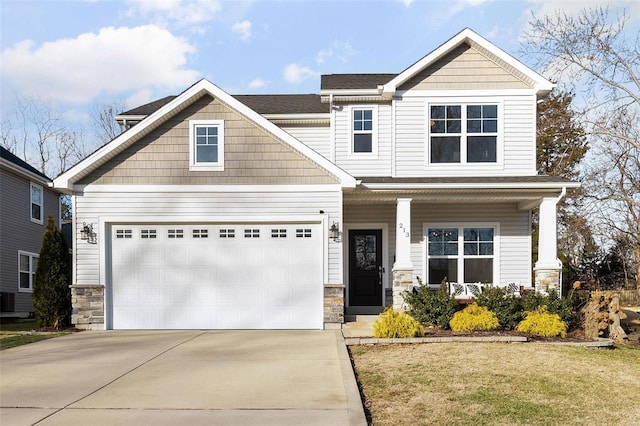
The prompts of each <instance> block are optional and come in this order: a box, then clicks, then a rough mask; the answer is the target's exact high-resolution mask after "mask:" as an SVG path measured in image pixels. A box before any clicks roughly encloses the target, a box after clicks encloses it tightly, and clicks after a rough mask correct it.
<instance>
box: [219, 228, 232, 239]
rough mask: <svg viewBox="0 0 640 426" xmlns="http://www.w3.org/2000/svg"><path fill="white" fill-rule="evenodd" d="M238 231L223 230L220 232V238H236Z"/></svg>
mask: <svg viewBox="0 0 640 426" xmlns="http://www.w3.org/2000/svg"><path fill="white" fill-rule="evenodd" d="M235 237H236V230H235V229H221V230H220V238H235Z"/></svg>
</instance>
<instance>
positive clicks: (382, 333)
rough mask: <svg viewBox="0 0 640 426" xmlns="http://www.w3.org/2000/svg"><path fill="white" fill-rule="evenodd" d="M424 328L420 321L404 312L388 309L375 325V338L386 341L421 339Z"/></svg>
mask: <svg viewBox="0 0 640 426" xmlns="http://www.w3.org/2000/svg"><path fill="white" fill-rule="evenodd" d="M421 335H422V326H421V325H420V323H419V322H418V321H416V320H415V319H413V318H412V317H411V316H410V315H408V314H406V313H404V312H397V311H394V310H393V309H392V308H388V309H386V310H385V311H384V312H383V313H381V314H380V318H379V319H378V320H376V322H374V323H373V336H374V337H379V338H385V339H393V338H407V337H419V336H421Z"/></svg>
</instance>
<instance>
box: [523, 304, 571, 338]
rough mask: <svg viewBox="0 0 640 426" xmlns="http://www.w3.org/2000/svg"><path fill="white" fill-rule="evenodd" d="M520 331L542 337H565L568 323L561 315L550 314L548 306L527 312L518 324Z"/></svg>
mask: <svg viewBox="0 0 640 426" xmlns="http://www.w3.org/2000/svg"><path fill="white" fill-rule="evenodd" d="M518 331H521V332H523V333H530V334H533V335H536V336H542V337H554V336H560V337H565V336H566V335H567V324H566V323H565V322H564V321H562V320H561V319H560V315H556V314H550V313H549V312H547V307H546V306H541V307H539V308H538V309H536V310H535V311H530V312H526V318H525V319H524V320H522V321H521V322H520V324H518Z"/></svg>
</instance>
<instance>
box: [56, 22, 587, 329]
mask: <svg viewBox="0 0 640 426" xmlns="http://www.w3.org/2000/svg"><path fill="white" fill-rule="evenodd" d="M552 88H553V84H551V83H550V82H549V81H547V80H546V79H544V78H543V77H541V76H540V75H538V74H537V73H535V72H533V71H532V70H530V69H529V68H527V67H526V66H524V65H523V64H521V63H520V62H518V61H517V60H515V59H514V58H512V57H511V56H509V55H507V54H506V53H504V52H503V51H502V50H500V49H498V48H497V47H495V46H494V45H492V44H491V43H489V42H488V41H487V40H485V39H483V38H482V37H480V36H478V35H477V34H475V33H474V32H473V31H471V30H468V29H466V30H464V31H462V32H461V33H459V34H457V35H456V36H454V37H453V38H452V39H450V40H449V41H447V42H446V43H444V44H443V45H442V46H440V47H438V48H437V49H436V50H434V51H433V52H431V53H429V54H428V55H427V56H425V57H424V58H422V59H420V60H419V61H418V62H416V63H415V64H413V65H412V66H410V67H409V68H407V69H406V70H404V71H402V72H401V73H399V74H341V75H325V76H322V83H321V90H320V94H319V95H255V96H250V95H243V96H231V95H229V94H227V93H225V92H224V91H223V90H221V89H220V88H218V87H217V86H215V85H214V84H212V83H210V82H209V81H206V80H201V81H199V82H197V83H196V84H194V85H193V86H191V87H190V88H188V89H187V90H185V91H184V92H183V93H181V94H180V95H178V96H171V97H167V98H164V99H161V100H159V101H156V102H153V103H151V104H148V105H144V106H142V107H139V108H136V109H134V110H131V111H128V112H126V113H123V114H121V115H120V116H118V117H117V119H118V120H119V121H120V122H121V123H125V124H126V125H127V126H129V127H130V128H129V130H127V131H126V132H125V133H124V134H122V135H121V136H119V137H117V138H116V139H114V140H113V141H112V142H110V143H109V144H107V145H105V146H104V147H102V148H100V149H99V150H98V151H96V152H95V153H94V154H92V155H90V156H89V157H88V158H86V159H85V160H83V161H82V162H80V163H79V164H77V165H76V166H75V167H73V168H72V169H71V170H69V171H67V172H66V173H64V174H63V175H61V176H60V177H58V178H57V179H55V187H56V188H59V189H60V190H62V191H66V192H67V193H69V194H72V196H73V202H74V212H75V219H74V220H75V222H74V226H75V231H74V235H75V236H76V244H75V246H74V247H75V249H74V272H73V282H74V285H73V287H72V292H73V297H74V315H73V321H74V323H76V324H77V325H78V326H79V327H84V328H98V329H99V328H107V329H112V328H113V329H126V328H142V329H144V328H150V329H154V328H312V329H320V328H323V327H325V328H331V327H339V326H340V323H342V322H343V316H344V314H345V312H346V313H347V314H350V313H367V312H369V313H373V312H380V311H381V310H382V309H383V307H384V306H386V305H394V306H395V307H397V308H402V306H403V294H404V292H405V291H406V290H411V289H412V288H413V286H414V285H416V284H418V279H420V280H421V281H422V282H423V283H426V284H429V285H433V286H437V285H439V283H440V282H441V281H442V280H443V279H446V280H448V281H449V282H452V283H456V284H461V285H462V288H463V289H464V288H466V287H465V286H466V285H469V284H471V283H492V284H495V285H499V286H507V285H508V284H509V283H517V284H518V285H522V286H525V287H531V286H534V285H535V286H536V287H537V288H538V289H539V290H541V291H544V290H547V289H548V288H553V287H557V285H558V282H559V280H560V275H559V274H560V270H561V264H560V262H559V261H558V258H557V254H556V203H557V202H558V200H559V199H560V198H561V197H562V196H563V195H564V192H565V190H566V188H573V187H576V186H578V185H577V184H576V183H573V182H570V181H568V180H565V179H562V178H554V177H548V176H537V175H536V140H535V138H536V103H537V102H538V101H539V100H540V99H542V98H544V97H545V96H547V94H548V93H549V92H550V91H551V90H552ZM538 206H540V225H539V226H540V235H541V237H540V243H539V259H538V261H537V263H536V264H535V274H534V275H535V278H534V279H533V280H532V272H531V271H532V269H534V265H531V225H530V224H531V209H533V208H535V207H538ZM85 224H86V227H87V231H91V232H92V233H93V238H90V239H88V240H84V241H83V240H82V239H81V238H80V230H81V228H83V226H84V225H85ZM89 228H91V229H89ZM465 291H466V290H465Z"/></svg>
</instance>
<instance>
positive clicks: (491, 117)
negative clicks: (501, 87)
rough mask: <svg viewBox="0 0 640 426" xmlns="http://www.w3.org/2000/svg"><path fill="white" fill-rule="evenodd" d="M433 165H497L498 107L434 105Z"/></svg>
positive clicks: (431, 123)
mask: <svg viewBox="0 0 640 426" xmlns="http://www.w3.org/2000/svg"><path fill="white" fill-rule="evenodd" d="M429 128H430V148H429V158H430V160H429V161H430V162H431V163H435V164H437V163H495V162H497V155H498V148H497V145H498V106H497V105H495V104H494V105H475V104H474V105H431V106H430V107H429Z"/></svg>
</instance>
